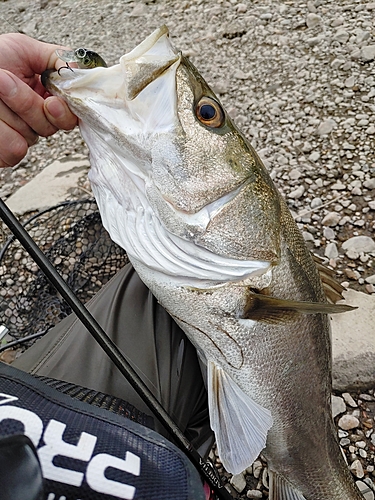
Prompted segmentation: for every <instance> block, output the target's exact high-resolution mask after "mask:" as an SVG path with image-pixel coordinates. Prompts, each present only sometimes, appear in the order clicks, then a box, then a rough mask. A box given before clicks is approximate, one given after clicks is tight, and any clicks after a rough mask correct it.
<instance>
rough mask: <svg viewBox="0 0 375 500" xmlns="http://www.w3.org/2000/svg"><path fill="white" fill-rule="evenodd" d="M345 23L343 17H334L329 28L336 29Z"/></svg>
mask: <svg viewBox="0 0 375 500" xmlns="http://www.w3.org/2000/svg"><path fill="white" fill-rule="evenodd" d="M344 22H345V19H344V18H343V17H336V18H335V19H334V20H333V21H332V22H331V26H332V28H337V26H342V25H343V24H344Z"/></svg>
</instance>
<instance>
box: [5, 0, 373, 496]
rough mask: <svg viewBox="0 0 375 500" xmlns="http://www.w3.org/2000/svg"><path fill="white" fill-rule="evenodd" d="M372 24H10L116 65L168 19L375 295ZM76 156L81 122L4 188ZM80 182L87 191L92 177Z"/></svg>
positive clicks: (295, 17)
mask: <svg viewBox="0 0 375 500" xmlns="http://www.w3.org/2000/svg"><path fill="white" fill-rule="evenodd" d="M374 20H375V3H374V2H371V3H369V2H365V1H361V0H340V1H339V2H337V1H332V0H331V1H330V0H324V1H323V0H316V1H308V2H297V1H293V0H289V1H277V0H259V1H256V0H254V1H252V2H251V1H245V0H243V1H241V2H237V1H236V0H230V1H225V0H216V1H209V0H196V1H183V0H176V1H172V0H170V1H168V0H160V1H155V2H151V1H150V2H147V1H146V2H140V1H139V2H132V1H126V0H121V1H112V2H110V1H104V0H97V1H95V2H94V1H87V0H86V1H84V0H78V1H76V0H75V1H71V0H62V1H57V0H50V1H48V0H40V1H35V2H32V3H31V2H26V1H22V0H8V1H5V2H4V1H1V2H0V32H9V31H15V30H20V31H22V32H24V33H26V34H28V35H30V36H33V37H36V38H39V39H41V40H44V41H48V42H54V43H59V44H65V45H69V46H71V47H73V48H77V47H79V46H84V47H86V48H91V49H93V50H95V51H97V52H99V53H100V54H101V55H102V56H103V57H104V59H105V60H106V61H107V62H108V64H114V63H116V62H117V61H118V58H119V57H120V56H121V55H122V54H123V53H124V52H126V51H128V50H130V49H132V48H133V47H134V46H135V45H136V44H137V43H139V42H140V41H141V40H143V39H144V38H145V37H146V36H147V35H148V34H149V33H150V32H151V31H152V30H153V29H155V28H156V27H158V26H160V25H161V24H167V25H168V27H169V29H170V32H171V36H172V39H173V40H174V42H175V44H176V46H177V47H179V48H180V49H181V50H182V51H183V52H184V53H185V55H188V56H189V57H190V58H191V60H192V61H193V63H194V64H195V65H196V66H197V67H198V69H199V70H200V72H201V73H202V74H203V76H204V77H205V78H206V80H207V81H208V83H209V84H210V85H211V86H212V87H213V89H214V90H215V91H216V92H217V94H218V95H219V96H220V99H221V100H222V102H223V104H224V105H225V106H226V108H227V110H228V111H229V113H230V115H231V116H232V117H233V118H234V120H235V122H236V123H237V124H238V125H239V126H240V127H241V129H242V130H243V131H244V132H245V134H246V135H247V136H248V137H249V138H250V139H251V141H252V143H253V145H254V146H255V147H256V149H257V151H258V152H259V154H260V155H261V157H262V158H263V159H264V161H265V163H266V166H267V167H268V168H269V170H270V172H271V175H272V177H273V179H274V180H275V182H276V183H277V185H278V187H279V189H280V190H281V192H282V193H283V194H284V196H285V197H286V199H287V202H288V205H289V207H290V208H291V210H292V212H293V214H294V215H295V218H296V220H297V222H298V224H299V226H300V229H301V230H302V231H303V234H304V237H305V239H306V241H307V244H308V246H309V247H310V248H311V250H313V251H314V252H315V253H317V254H319V255H320V256H322V257H324V258H325V262H326V263H327V264H330V265H331V266H332V268H333V269H334V270H335V271H336V273H337V278H338V280H339V281H340V282H342V283H344V284H346V285H347V286H350V287H352V288H355V289H357V290H360V291H362V292H364V293H369V294H373V293H375V269H374V267H375V242H374V239H373V231H374V229H375V220H374V214H375V201H374V194H375V156H374V137H375V113H374V111H375V100H374V97H375V62H374V58H375V21H374ZM72 152H86V148H85V146H84V144H83V142H82V140H81V138H80V136H79V133H78V131H77V130H75V131H73V132H71V133H68V134H67V133H62V132H60V133H58V134H56V135H55V136H53V137H51V138H48V139H41V140H40V142H39V143H38V144H37V145H36V146H34V147H33V148H32V149H31V151H30V153H29V155H28V156H27V158H26V159H25V160H23V161H22V162H21V163H20V164H19V165H17V166H16V167H14V168H13V169H7V170H4V169H3V170H2V171H1V172H0V195H1V196H3V197H6V196H8V195H9V194H11V193H13V192H14V191H15V190H16V189H17V188H18V187H19V186H21V185H22V184H24V183H25V182H27V181H28V180H29V179H30V178H32V177H33V176H35V175H36V174H37V173H38V172H40V171H41V170H42V169H43V167H44V166H45V165H46V164H48V163H49V162H50V161H51V160H52V159H54V158H58V157H61V156H63V155H69V154H71V153H72ZM82 186H83V187H84V188H85V189H87V188H88V185H87V182H86V181H85V180H83V181H82ZM76 194H77V196H78V197H80V196H81V197H82V196H86V193H85V192H83V191H82V190H80V189H78V190H77V193H76ZM352 396H353V397H354V399H355V400H356V401H350V402H348V397H347V396H345V398H346V400H345V407H344V406H342V408H341V410H342V413H341V414H340V415H339V416H337V417H336V419H339V418H340V417H342V415H344V414H347V415H351V417H352V418H353V417H354V418H358V419H359V422H358V425H356V426H354V427H353V428H351V429H345V428H344V429H343V428H341V429H340V428H339V430H338V432H339V436H340V439H341V445H342V447H343V449H344V451H345V453H346V456H347V458H348V462H349V465H350V467H351V469H352V472H353V474H354V475H355V477H356V478H357V479H361V480H364V481H366V482H367V483H368V485H369V486H370V490H369V491H368V492H367V493H366V498H367V500H371V499H373V498H374V495H373V492H372V490H374V486H373V483H372V482H371V478H372V479H374V480H375V478H374V475H373V471H374V450H375V434H372V429H373V425H374V418H373V417H374V410H375V399H374V392H373V391H369V392H367V393H366V394H364V395H359V394H358V395H352ZM340 397H341V395H340ZM337 401H339V400H336V402H337ZM342 404H344V400H343V399H342ZM352 423H353V421H352ZM354 423H356V422H355V421H354ZM371 437H372V439H371ZM363 443H364V444H363ZM253 469H254V470H253V471H252V472H253V473H254V475H249V474H248V475H247V476H246V478H242V480H241V477H239V478H237V479H238V482H234V483H233V479H232V483H233V484H234V487H232V486H230V488H231V491H232V493H233V495H234V496H236V495H237V494H238V495H239V493H238V491H239V490H241V498H245V497H246V495H247V498H266V496H267V488H266V486H267V474H266V472H264V471H266V469H265V464H264V462H262V461H259V463H258V464H255V465H254V466H253ZM224 476H225V474H224ZM259 478H260V479H259ZM262 478H263V480H262ZM228 479H229V478H228ZM235 479H236V478H235ZM244 482H245V485H244ZM363 484H364V483H363ZM242 487H243V489H241V488H242ZM363 487H365V486H363ZM366 487H367V486H366ZM371 488H372V490H371ZM254 489H255V490H257V492H254V493H251V491H252V490H254ZM249 491H250V493H249ZM262 492H263V493H262ZM251 495H253V496H251Z"/></svg>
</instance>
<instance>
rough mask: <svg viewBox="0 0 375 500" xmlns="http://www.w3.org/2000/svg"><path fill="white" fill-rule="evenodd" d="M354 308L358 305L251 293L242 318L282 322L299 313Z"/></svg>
mask: <svg viewBox="0 0 375 500" xmlns="http://www.w3.org/2000/svg"><path fill="white" fill-rule="evenodd" d="M353 309H356V307H352V306H348V305H345V304H328V303H326V302H302V301H297V300H283V299H278V298H275V297H270V296H269V295H262V294H260V293H250V294H249V297H248V300H247V304H246V307H245V310H244V312H243V315H242V316H241V319H252V320H254V321H264V322H266V323H280V322H284V321H289V320H291V319H294V318H295V316H296V315H298V314H318V313H321V314H335V313H342V312H346V311H352V310H353Z"/></svg>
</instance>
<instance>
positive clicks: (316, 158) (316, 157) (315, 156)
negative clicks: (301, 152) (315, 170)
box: [309, 151, 320, 162]
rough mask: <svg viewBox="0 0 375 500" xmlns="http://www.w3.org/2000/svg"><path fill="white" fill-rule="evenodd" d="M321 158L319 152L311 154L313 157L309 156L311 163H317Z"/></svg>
mask: <svg viewBox="0 0 375 500" xmlns="http://www.w3.org/2000/svg"><path fill="white" fill-rule="evenodd" d="M319 158H320V153H319V152H318V151H314V152H313V153H311V155H310V156H309V160H310V161H313V162H316V161H318V160H319Z"/></svg>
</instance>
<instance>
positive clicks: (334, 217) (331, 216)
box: [322, 212, 341, 226]
mask: <svg viewBox="0 0 375 500" xmlns="http://www.w3.org/2000/svg"><path fill="white" fill-rule="evenodd" d="M340 219H341V215H340V214H338V213H337V212H329V213H328V214H327V215H326V216H325V217H324V218H323V220H322V224H323V226H337V224H338V223H339V221H340Z"/></svg>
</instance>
